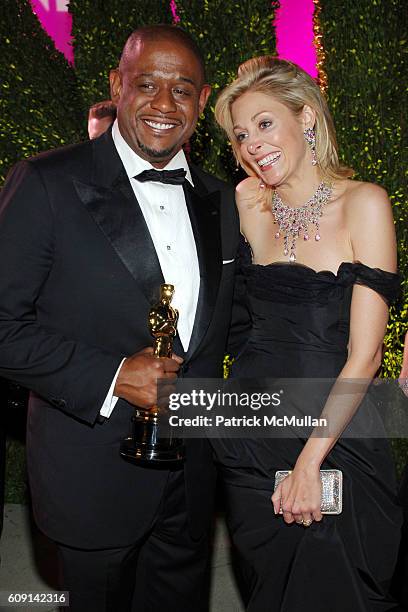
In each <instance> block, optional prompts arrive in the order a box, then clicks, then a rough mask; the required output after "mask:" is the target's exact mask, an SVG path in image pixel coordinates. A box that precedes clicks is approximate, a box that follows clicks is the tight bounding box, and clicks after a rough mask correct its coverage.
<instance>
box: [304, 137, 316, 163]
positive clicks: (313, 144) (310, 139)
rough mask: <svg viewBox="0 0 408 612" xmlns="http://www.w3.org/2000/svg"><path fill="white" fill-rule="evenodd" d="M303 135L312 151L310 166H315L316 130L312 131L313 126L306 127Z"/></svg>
mask: <svg viewBox="0 0 408 612" xmlns="http://www.w3.org/2000/svg"><path fill="white" fill-rule="evenodd" d="M303 135H304V137H305V140H306V142H307V144H308V145H309V147H310V150H311V152H312V166H316V165H317V159H316V132H315V131H314V128H306V129H305V131H304V132H303Z"/></svg>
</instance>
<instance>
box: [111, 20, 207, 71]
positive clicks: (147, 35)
mask: <svg viewBox="0 0 408 612" xmlns="http://www.w3.org/2000/svg"><path fill="white" fill-rule="evenodd" d="M143 39H144V40H149V41H154V42H157V41H159V40H172V41H174V42H175V43H178V44H180V45H182V46H184V47H186V48H187V49H189V50H190V51H191V52H192V53H193V54H194V55H195V57H196V59H197V61H198V63H199V65H200V67H201V71H202V79H203V83H205V81H206V70H205V62H204V56H203V54H202V52H201V50H200V48H199V46H198V45H197V43H196V41H195V40H194V38H193V37H192V36H191V35H190V34H189V33H188V32H186V31H185V30H183V29H182V28H180V27H179V26H176V25H168V24H166V23H159V24H157V25H149V26H143V27H141V28H138V29H137V30H134V31H133V32H132V34H131V35H130V36H129V38H128V39H127V41H126V43H125V46H124V48H123V52H122V56H121V59H120V64H119V67H121V65H123V64H124V63H125V62H126V60H127V59H128V58H130V57H131V56H132V53H133V50H134V47H135V45H136V43H137V42H138V41H139V40H143Z"/></svg>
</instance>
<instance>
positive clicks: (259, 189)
mask: <svg viewBox="0 0 408 612" xmlns="http://www.w3.org/2000/svg"><path fill="white" fill-rule="evenodd" d="M264 189H265V184H264V183H263V182H262V181H261V179H259V178H257V177H256V176H248V178H246V179H244V180H243V181H241V182H240V183H238V185H237V186H236V190H235V197H236V201H237V206H238V208H239V207H240V206H242V205H244V206H245V205H246V206H248V205H249V206H250V207H252V206H255V205H256V203H257V202H258V200H259V199H260V198H262V197H263V191H264Z"/></svg>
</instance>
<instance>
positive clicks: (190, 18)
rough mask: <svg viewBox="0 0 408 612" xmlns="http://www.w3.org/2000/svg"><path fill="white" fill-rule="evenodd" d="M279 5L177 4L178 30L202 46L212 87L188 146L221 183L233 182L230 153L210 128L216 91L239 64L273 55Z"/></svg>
mask: <svg viewBox="0 0 408 612" xmlns="http://www.w3.org/2000/svg"><path fill="white" fill-rule="evenodd" d="M277 6H278V2H274V3H273V7H272V3H271V2H265V0H242V2H237V1H236V0H222V1H221V0H203V1H200V2H198V1H197V0H178V1H177V13H178V15H179V16H180V19H181V21H180V25H181V26H182V27H183V28H184V29H185V30H187V31H188V32H189V33H190V34H191V35H192V36H193V37H194V38H195V40H196V42H197V43H198V45H199V46H200V48H201V50H202V52H203V54H204V58H205V61H206V65H207V77H208V82H209V83H210V84H211V85H212V87H213V92H212V95H211V98H210V100H209V103H208V106H207V110H206V113H205V117H202V118H201V119H200V121H199V124H198V129H197V133H196V135H195V136H194V138H193V139H192V142H191V157H192V159H193V160H194V161H197V162H199V163H202V164H203V165H204V167H205V168H206V169H207V170H208V171H209V172H213V173H215V174H217V175H218V176H220V177H221V178H224V179H230V180H231V178H232V179H233V180H234V174H235V172H236V169H235V164H234V160H233V157H232V152H231V149H230V147H229V145H228V144H227V143H226V142H225V136H224V135H223V134H222V133H221V131H220V130H219V129H218V128H217V126H216V125H215V123H214V117H213V112H214V104H215V98H216V95H217V93H218V92H219V90H220V88H221V87H222V86H223V85H225V84H226V83H228V82H230V81H231V80H232V79H233V78H234V77H235V76H236V73H237V67H238V66H239V64H241V63H242V62H243V61H245V60H247V59H249V58H250V57H254V56H255V55H266V54H274V53H276V47H275V45H276V41H275V29H274V28H273V27H272V23H273V19H274V15H275V10H276V8H277Z"/></svg>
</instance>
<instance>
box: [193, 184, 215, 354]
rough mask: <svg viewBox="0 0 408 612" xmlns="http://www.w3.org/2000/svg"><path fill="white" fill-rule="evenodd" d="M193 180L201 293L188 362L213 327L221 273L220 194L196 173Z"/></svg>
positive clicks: (194, 228) (194, 216)
mask: <svg viewBox="0 0 408 612" xmlns="http://www.w3.org/2000/svg"><path fill="white" fill-rule="evenodd" d="M193 180H194V185H195V187H194V189H193V187H192V186H191V184H190V183H189V182H188V181H186V182H185V185H184V193H185V196H186V203H187V207H188V212H189V215H190V221H191V226H192V229H193V233H194V239H195V243H196V248H197V256H198V263H199V267H200V291H199V296H198V303H197V311H196V316H195V320H194V327H193V332H192V335H191V339H190V344H189V348H188V351H187V355H186V359H189V358H190V357H191V356H192V354H193V353H194V352H195V351H196V349H197V348H198V346H199V345H200V343H201V341H202V339H203V337H204V335H205V332H206V331H207V328H208V326H209V324H210V321H211V318H212V315H213V312H214V307H215V303H216V300H217V294H218V288H219V282H220V278H221V271H222V253H221V233H220V192H219V191H215V192H213V193H208V191H207V190H206V188H205V186H204V185H203V183H202V182H201V181H200V180H199V179H198V177H196V176H194V174H193Z"/></svg>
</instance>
